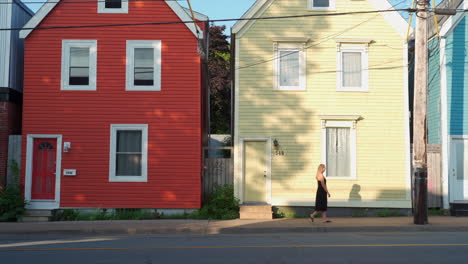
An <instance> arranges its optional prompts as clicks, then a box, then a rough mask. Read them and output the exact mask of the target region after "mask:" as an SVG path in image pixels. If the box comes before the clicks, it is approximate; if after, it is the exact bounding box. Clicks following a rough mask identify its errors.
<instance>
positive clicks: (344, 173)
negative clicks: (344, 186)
mask: <svg viewBox="0 0 468 264" xmlns="http://www.w3.org/2000/svg"><path fill="white" fill-rule="evenodd" d="M349 137H350V129H349V128H327V164H326V165H327V176H330V177H333V176H335V177H351V149H350V138H349Z"/></svg>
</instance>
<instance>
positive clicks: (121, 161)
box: [115, 153, 142, 176]
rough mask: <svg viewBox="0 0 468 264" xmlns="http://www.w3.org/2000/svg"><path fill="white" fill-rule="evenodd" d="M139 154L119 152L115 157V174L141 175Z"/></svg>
mask: <svg viewBox="0 0 468 264" xmlns="http://www.w3.org/2000/svg"><path fill="white" fill-rule="evenodd" d="M141 157H142V155H141V154H119V153H117V159H116V170H115V175H116V176H141Z"/></svg>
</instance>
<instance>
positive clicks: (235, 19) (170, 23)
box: [0, 8, 411, 31]
mask: <svg viewBox="0 0 468 264" xmlns="http://www.w3.org/2000/svg"><path fill="white" fill-rule="evenodd" d="M400 11H401V12H411V11H410V9H406V8H405V9H390V10H372V11H354V12H340V13H320V14H305V15H292V16H272V17H253V18H229V19H214V20H208V21H198V22H230V21H250V20H274V19H292V18H305V17H331V16H345V15H362V14H373V13H388V12H400ZM193 23H196V22H194V21H192V20H190V21H172V22H147V23H125V24H102V25H78V26H50V27H35V28H0V31H14V30H23V29H24V30H38V29H71V28H96V27H123V26H146V25H174V24H193Z"/></svg>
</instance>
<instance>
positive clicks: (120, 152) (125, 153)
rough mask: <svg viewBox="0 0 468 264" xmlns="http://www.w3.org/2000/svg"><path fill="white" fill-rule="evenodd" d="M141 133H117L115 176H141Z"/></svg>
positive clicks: (130, 131)
mask: <svg viewBox="0 0 468 264" xmlns="http://www.w3.org/2000/svg"><path fill="white" fill-rule="evenodd" d="M141 136H142V133H141V131H132V130H129V131H123V130H122V131H118V132H117V157H116V175H117V176H141V158H142V141H141Z"/></svg>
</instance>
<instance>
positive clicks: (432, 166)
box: [427, 144, 442, 208]
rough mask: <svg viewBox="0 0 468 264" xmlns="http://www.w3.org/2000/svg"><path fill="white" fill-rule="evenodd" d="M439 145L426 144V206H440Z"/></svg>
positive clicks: (440, 174)
mask: <svg viewBox="0 0 468 264" xmlns="http://www.w3.org/2000/svg"><path fill="white" fill-rule="evenodd" d="M441 162H442V161H441V146H440V145H432V144H429V145H427V206H428V207H429V208H438V207H442V177H441V176H442V173H441V165H442V163H441Z"/></svg>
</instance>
